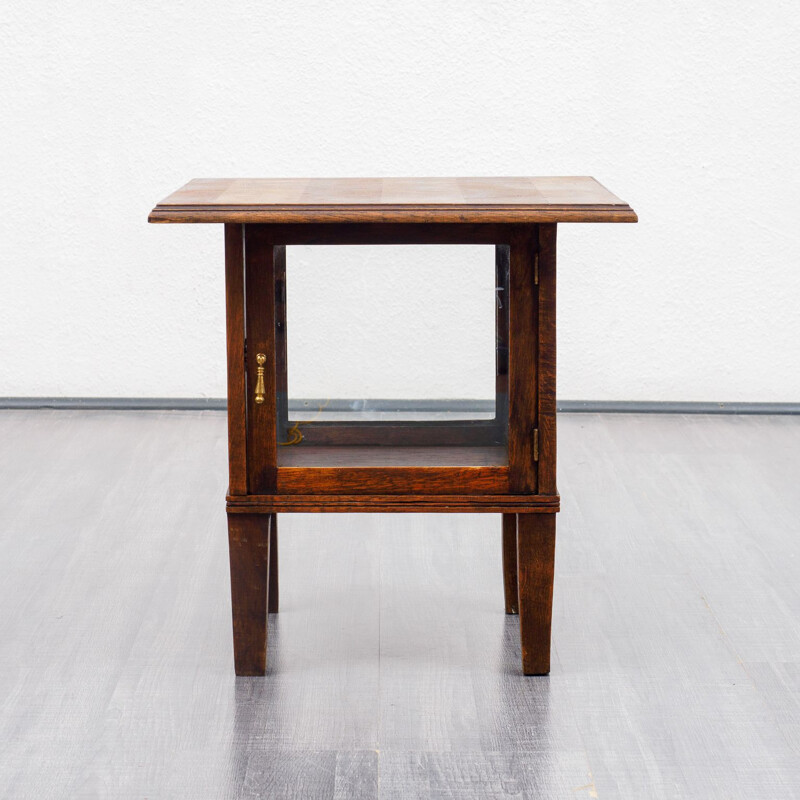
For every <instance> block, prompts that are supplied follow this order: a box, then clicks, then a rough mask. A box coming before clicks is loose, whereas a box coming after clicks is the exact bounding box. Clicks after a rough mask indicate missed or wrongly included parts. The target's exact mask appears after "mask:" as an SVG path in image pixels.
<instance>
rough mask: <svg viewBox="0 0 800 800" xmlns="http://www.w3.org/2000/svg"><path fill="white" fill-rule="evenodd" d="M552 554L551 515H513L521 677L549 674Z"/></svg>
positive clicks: (553, 549)
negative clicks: (515, 525)
mask: <svg viewBox="0 0 800 800" xmlns="http://www.w3.org/2000/svg"><path fill="white" fill-rule="evenodd" d="M555 551H556V517H555V514H518V515H517V562H518V578H519V629H520V638H521V640H522V672H523V673H524V674H525V675H547V673H548V672H550V623H551V619H552V615H553V569H554V564H555Z"/></svg>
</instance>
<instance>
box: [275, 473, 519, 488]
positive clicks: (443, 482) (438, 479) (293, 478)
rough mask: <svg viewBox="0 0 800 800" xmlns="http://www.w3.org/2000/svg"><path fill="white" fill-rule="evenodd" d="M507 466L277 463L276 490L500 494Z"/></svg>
mask: <svg viewBox="0 0 800 800" xmlns="http://www.w3.org/2000/svg"><path fill="white" fill-rule="evenodd" d="M507 491H508V468H507V467H353V466H348V467H311V466H305V467H279V468H278V493H279V494H353V495H355V494H364V495H370V494H451V493H452V494H468V493H472V494H501V493H503V492H507Z"/></svg>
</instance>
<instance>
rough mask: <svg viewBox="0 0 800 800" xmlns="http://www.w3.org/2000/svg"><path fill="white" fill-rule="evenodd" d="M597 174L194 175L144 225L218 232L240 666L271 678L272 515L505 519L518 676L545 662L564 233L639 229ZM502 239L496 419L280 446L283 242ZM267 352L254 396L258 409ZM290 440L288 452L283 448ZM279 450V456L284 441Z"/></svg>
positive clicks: (357, 427) (320, 433) (315, 435)
mask: <svg viewBox="0 0 800 800" xmlns="http://www.w3.org/2000/svg"><path fill="white" fill-rule="evenodd" d="M636 219H637V218H636V214H635V213H634V211H633V210H632V209H631V208H630V206H628V205H627V204H626V203H624V202H623V201H622V200H620V199H619V198H618V197H615V196H614V195H613V194H611V192H609V191H608V190H607V189H605V188H604V187H603V186H601V185H600V184H599V183H598V182H597V181H595V180H594V179H593V178H585V177H577V178H351V179H347V178H344V179H202V180H194V181H191V182H190V183H189V184H187V185H186V186H184V187H183V188H181V189H179V190H178V191H177V192H175V193H174V194H172V195H170V196H169V197H168V198H167V199H166V200H164V201H162V202H161V203H159V204H158V205H157V206H156V208H155V209H153V211H152V212H151V215H150V221H151V222H224V223H226V227H225V276H226V298H227V299H226V319H227V356H228V423H229V437H228V447H229V490H228V497H227V512H228V524H229V540H230V548H231V592H232V598H233V617H234V645H235V655H236V671H237V674H263V673H264V670H265V667H266V630H267V629H266V615H267V610H269V611H271V612H274V611H277V610H278V542H277V514H278V513H284V512H292V513H306V512H333V513H335V512H348V513H349V512H389V513H393V512H415V513H418V512H425V513H429V512H432V513H471V512H479V513H495V514H497V513H499V514H502V515H503V529H502V540H503V576H504V588H505V607H506V612H507V613H516V612H518V613H519V615H520V632H521V639H522V660H523V671H524V672H525V674H546V673H547V672H548V671H549V669H550V627H551V614H552V592H553V568H554V554H555V513H556V512H557V511H558V510H559V507H560V498H559V496H558V492H557V488H556V382H555V375H556V304H555V298H556V224H557V223H559V222H635V221H636ZM294 244H326V245H327V244H340V245H347V244H351V245H357V244H431V245H433V244H492V245H494V246H495V278H496V284H495V286H496V287H497V288H496V294H497V311H496V344H497V358H496V383H495V396H496V414H495V418H494V419H492V420H456V421H446V420H445V421H438V420H437V421H429V422H424V421H418V422H410V421H409V422H402V421H401V422H397V421H393V422H387V421H376V422H344V421H338V420H330V421H327V420H324V419H323V420H314V421H308V422H303V421H300V422H299V430H300V432H301V433H302V439H301V440H300V441H299V442H298V441H297V439H296V437H294V436H293V437H288V430H289V427H290V424H291V425H292V426H294V425H295V423H296V421H295V420H292V421H291V423H290V421H289V412H288V371H287V330H286V245H294ZM259 353H263V354H264V356H265V361H266V363H265V364H264V402H263V403H258V404H257V403H255V385H256V379H257V368H258V365H257V356H258V354H259ZM290 439H291V440H292V441H293V443H292V444H288V442H289V441H290ZM279 444H282V445H283V446H279Z"/></svg>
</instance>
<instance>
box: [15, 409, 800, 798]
mask: <svg viewBox="0 0 800 800" xmlns="http://www.w3.org/2000/svg"><path fill="white" fill-rule="evenodd" d="M560 435H561V439H560V458H561V470H560V482H559V483H560V489H561V492H562V495H563V498H564V501H563V511H562V513H561V515H560V517H559V542H558V552H557V570H556V571H557V576H556V592H555V620H554V626H553V631H554V665H553V672H552V674H551V676H550V677H549V678H523V677H521V676H520V674H519V667H520V662H519V643H518V637H517V631H516V630H515V622H516V620H515V618H511V617H506V616H505V615H504V614H503V610H502V590H501V573H500V547H499V543H500V520H499V518H498V517H496V516H492V515H486V516H480V515H475V516H455V515H454V516H450V515H431V516H427V517H425V516H417V515H396V516H382V517H381V516H373V515H328V516H323V515H320V516H296V517H290V516H284V517H282V518H281V566H282V576H281V582H282V588H281V592H282V593H281V599H282V611H281V613H280V615H279V616H278V617H277V618H276V619H275V620H274V622H273V623H272V625H271V630H270V673H269V675H268V677H267V678H266V679H259V678H245V679H238V680H236V679H234V677H233V662H232V653H231V641H230V604H229V597H228V589H229V586H228V573H227V563H226V537H225V520H224V511H223V502H222V497H223V493H224V490H225V483H226V480H225V447H226V439H225V419H224V416H223V415H222V414H221V413H219V412H141V413H136V412H103V411H90V412H76V411H6V412H3V413H2V414H0V497H2V503H1V504H0V613H1V616H0V796H2V797H7V798H14V799H15V800H16V798H37V800H43V799H44V798H83V797H103V798H105V797H110V798H111V797H119V798H183V797H185V798H240V797H243V798H253V797H276V798H277V797H279V798H290V797H297V798H337V800H339V799H343V798H375V797H381V798H403V800H412V799H413V798H495V797H504V798H506V797H511V798H561V797H565V798H573V797H574V798H581V797H586V798H594V797H599V798H626V799H627V798H685V797H697V798H705V799H706V800H708V798H748V800H753V798H756V799H758V798H792V797H798V796H800V789H799V788H798V786H800V581H798V577H797V574H798V567H800V553H799V552H798V551H799V548H798V528H799V527H800V522H798V520H800V486H799V485H798V484H799V482H800V459H799V458H798V451H799V450H800V417H722V416H719V417H701V416H653V415H641V416H638V415H606V416H589V415H578V414H576V415H562V416H561V417H560Z"/></svg>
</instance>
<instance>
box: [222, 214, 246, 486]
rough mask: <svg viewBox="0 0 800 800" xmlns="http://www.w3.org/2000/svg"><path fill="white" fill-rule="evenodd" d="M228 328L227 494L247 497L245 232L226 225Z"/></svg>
mask: <svg viewBox="0 0 800 800" xmlns="http://www.w3.org/2000/svg"><path fill="white" fill-rule="evenodd" d="M225 329H226V344H227V354H228V455H229V457H228V493H229V494H247V465H246V463H245V441H246V439H247V406H246V401H245V392H246V380H245V371H244V367H245V364H244V338H245V329H244V229H243V227H242V225H240V224H237V223H231V224H229V225H226V226H225Z"/></svg>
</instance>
